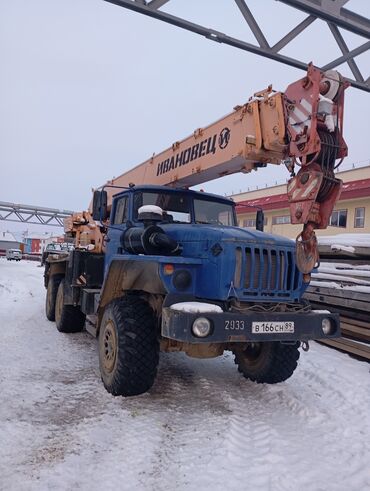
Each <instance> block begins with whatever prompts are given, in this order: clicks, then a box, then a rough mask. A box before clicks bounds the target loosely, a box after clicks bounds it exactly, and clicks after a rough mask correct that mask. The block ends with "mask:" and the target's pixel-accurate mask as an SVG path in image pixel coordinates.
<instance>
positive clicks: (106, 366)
mask: <svg viewBox="0 0 370 491" xmlns="http://www.w3.org/2000/svg"><path fill="white" fill-rule="evenodd" d="M156 331H157V330H156V318H155V315H154V312H153V310H152V309H151V307H150V306H149V304H148V303H147V302H146V301H145V300H143V299H142V298H139V297H137V296H134V295H128V296H125V297H123V298H120V299H117V300H114V301H113V302H111V303H110V304H109V305H108V306H107V307H106V309H105V312H104V314H103V318H102V322H101V325H100V331H99V366H100V373H101V377H102V380H103V384H104V387H105V388H106V389H107V391H108V392H110V393H111V394H113V395H114V396H119V395H122V396H135V395H139V394H143V393H144V392H146V391H147V390H149V389H150V388H151V386H152V385H153V383H154V380H155V377H156V375H157V366H158V361H159V342H158V338H157V332H156Z"/></svg>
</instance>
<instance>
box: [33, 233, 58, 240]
mask: <svg viewBox="0 0 370 491" xmlns="http://www.w3.org/2000/svg"><path fill="white" fill-rule="evenodd" d="M59 236H60V234H58V235H54V234H53V233H50V232H45V233H40V232H27V234H25V236H24V240H27V239H38V240H47V239H54V238H55V239H56V238H57V237H59Z"/></svg>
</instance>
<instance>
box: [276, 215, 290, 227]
mask: <svg viewBox="0 0 370 491" xmlns="http://www.w3.org/2000/svg"><path fill="white" fill-rule="evenodd" d="M285 223H290V215H284V216H281V217H272V224H273V225H284V224H285Z"/></svg>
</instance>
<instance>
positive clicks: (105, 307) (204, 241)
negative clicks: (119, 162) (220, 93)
mask: <svg viewBox="0 0 370 491" xmlns="http://www.w3.org/2000/svg"><path fill="white" fill-rule="evenodd" d="M106 201H107V200H106V192H105V191H104V190H103V191H96V192H95V195H94V215H93V216H94V219H95V220H98V222H99V223H100V226H101V229H102V231H103V232H104V234H105V251H104V254H101V255H97V254H92V253H89V252H88V251H79V250H74V251H71V253H70V254H69V256H68V258H65V270H64V276H63V273H61V272H60V269H59V270H57V269H55V266H53V265H52V264H50V263H49V264H48V265H47V272H46V275H45V276H46V278H47V280H48V281H46V283H47V284H46V286H47V287H48V291H49V290H50V294H49V296H48V295H47V307H48V302H49V313H50V310H51V314H53V313H54V317H55V318H56V322H57V327H58V324H59V327H58V329H59V330H64V331H65V330H67V331H68V330H69V331H70V330H71V327H69V328H68V326H71V325H72V324H73V323H75V324H74V325H76V326H77V325H78V328H77V327H76V329H75V330H81V328H82V327H81V326H82V325H86V328H87V330H88V331H89V332H91V333H92V334H94V335H95V336H97V337H99V364H100V371H101V375H102V380H103V383H104V385H105V387H106V389H107V390H108V391H109V392H110V393H112V394H114V395H125V396H130V395H136V394H140V393H143V392H145V391H147V390H148V389H150V387H151V386H152V384H153V383H154V380H155V377H156V373H157V364H158V356H159V351H160V350H162V351H184V352H185V353H187V354H188V355H189V356H194V357H214V356H219V355H222V354H223V352H224V350H230V351H232V352H233V353H234V355H235V362H236V364H237V365H238V369H239V371H240V372H241V373H242V374H243V375H244V376H245V377H246V378H248V379H251V380H253V381H255V382H259V383H277V382H282V381H284V380H286V379H287V378H288V377H290V376H291V375H292V373H293V372H294V370H295V368H296V366H297V361H298V358H299V347H300V345H301V344H303V346H304V347H306V346H308V341H309V340H312V339H320V338H333V337H337V336H339V335H340V328H339V319H338V316H337V315H336V314H331V313H329V312H325V311H321V312H315V311H312V310H311V309H310V306H309V305H308V303H307V302H304V301H303V300H302V295H303V293H304V291H305V288H306V287H307V286H308V283H305V282H304V277H303V275H302V274H301V273H300V271H299V270H298V268H297V266H296V260H295V243H294V242H293V241H291V240H290V239H287V238H285V237H279V236H276V235H272V234H268V233H264V232H262V231H258V230H252V229H245V228H240V227H238V226H237V219H236V212H235V203H234V202H233V201H232V200H230V199H228V198H224V197H220V196H216V195H213V194H208V193H203V192H196V191H191V190H186V189H176V188H170V187H161V186H144V185H143V186H131V187H129V188H127V189H124V190H122V191H121V192H119V193H117V194H116V195H115V196H114V198H113V201H112V206H111V209H110V210H109V209H108V207H107V206H106ZM108 213H109V222H107V221H105V220H106V219H107V218H108ZM107 223H108V225H107ZM51 261H52V260H51ZM53 268H54V273H53ZM56 271H58V272H57V273H56V277H57V280H55V281H56V283H58V284H57V285H54V282H53V280H52V278H53V276H55V272H56ZM58 274H59V276H58ZM58 280H59V281H58ZM50 285H54V286H50ZM61 285H62V286H61ZM53 288H54V290H53ZM60 290H61V291H62V293H60ZM58 295H59V296H58ZM54 297H55V298H54ZM48 298H49V300H48ZM53 302H54V304H53ZM53 305H54V312H53ZM73 309H74V310H73ZM67 310H68V311H69V317H68V315H67V314H66V313H65V312H67ZM72 310H73V312H74V313H73V314H71V312H72ZM47 313H48V311H47ZM63 315H64V317H67V318H68V319H69V320H68V319H67V321H66V320H65V319H64V317H63ZM74 316H75V317H76V319H77V318H78V322H77V321H73V317H74ZM49 317H50V315H49V316H48V318H49ZM51 317H53V316H52V315H51ZM66 326H67V329H66ZM60 327H62V329H60ZM72 330H73V329H72Z"/></svg>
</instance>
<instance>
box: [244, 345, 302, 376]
mask: <svg viewBox="0 0 370 491" xmlns="http://www.w3.org/2000/svg"><path fill="white" fill-rule="evenodd" d="M299 345H300V343H299V342H297V343H294V344H292V345H291V344H281V343H279V342H266V343H249V344H248V346H247V347H246V348H244V349H240V350H234V354H235V363H236V364H237V365H238V370H239V372H241V373H242V374H243V375H244V377H245V378H248V379H250V380H253V381H254V382H257V383H266V384H277V383H279V382H283V381H284V380H287V379H288V378H289V377H291V375H292V374H293V372H294V370H295V369H296V368H297V362H298V359H299V355H300V353H299V350H298V348H299Z"/></svg>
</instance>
